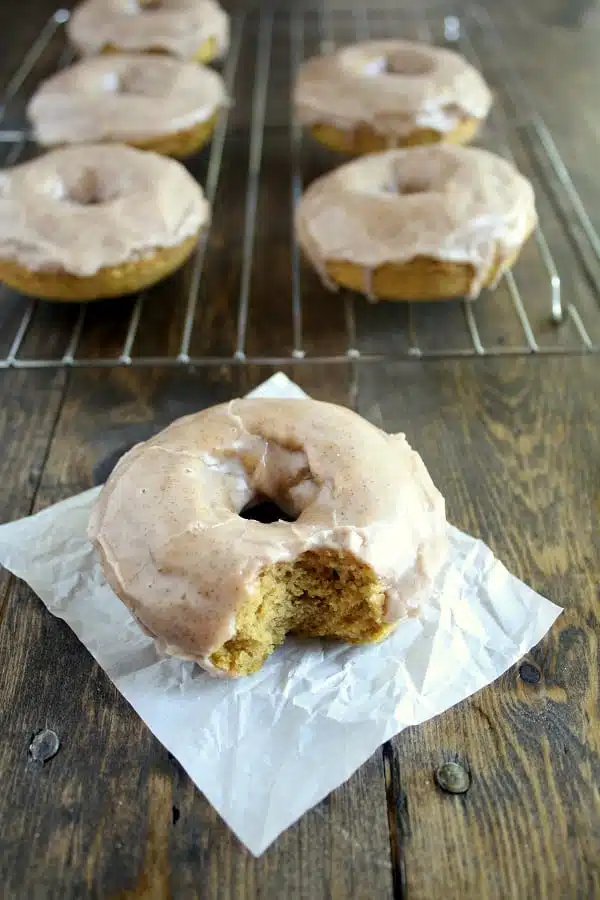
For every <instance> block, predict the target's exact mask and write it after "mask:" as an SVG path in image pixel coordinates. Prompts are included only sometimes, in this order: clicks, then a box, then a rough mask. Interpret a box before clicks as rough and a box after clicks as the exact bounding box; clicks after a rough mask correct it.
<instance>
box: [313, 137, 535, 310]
mask: <svg viewBox="0 0 600 900" xmlns="http://www.w3.org/2000/svg"><path fill="white" fill-rule="evenodd" d="M536 222H537V216H536V212H535V201H534V195H533V189H532V187H531V184H530V183H529V181H528V180H527V179H526V178H525V177H524V176H523V175H521V174H520V173H519V172H518V171H517V170H516V169H515V167H514V166H512V165H511V164H510V163H509V162H507V161H506V160H504V159H501V158H500V157H499V156H495V155H494V154H493V153H488V152H487V151H485V150H479V149H475V148H473V147H454V146H451V145H450V144H436V145H434V146H430V147H414V148H411V149H407V150H388V151H387V152H385V153H374V154H372V155H367V156H363V157H361V158H360V159H356V160H353V161H352V162H350V163H347V164H346V165H343V166H340V167H339V168H338V169H336V170H334V171H333V172H330V173H328V174H327V175H325V176H323V177H322V178H319V179H317V180H316V181H314V182H313V183H312V184H311V185H310V186H309V188H308V189H307V191H306V192H305V194H304V195H303V197H302V198H301V200H300V202H299V204H298V207H297V209H296V235H297V238H298V241H299V243H300V246H301V247H302V250H303V251H304V254H305V256H306V257H307V258H308V259H309V260H310V262H311V263H312V264H313V266H314V267H315V269H316V270H317V272H318V273H319V274H320V275H321V277H322V279H323V281H324V283H325V284H326V285H327V286H328V287H335V286H337V285H342V286H344V287H349V288H352V289H353V290H356V291H361V292H362V293H364V294H366V296H367V297H369V299H371V300H377V299H386V300H443V299H446V298H451V297H469V298H472V299H473V298H475V297H477V295H478V294H479V292H480V291H481V289H482V288H483V287H493V286H494V285H495V284H496V282H497V281H498V279H499V278H500V276H501V275H502V273H503V272H505V271H506V270H507V269H508V268H509V267H510V266H511V265H512V264H513V262H514V261H515V260H516V258H517V256H518V254H519V251H520V249H521V247H522V245H523V243H524V242H525V241H526V239H527V237H528V236H529V234H530V233H531V231H532V229H533V228H534V226H535V224H536Z"/></svg>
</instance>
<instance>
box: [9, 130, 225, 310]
mask: <svg viewBox="0 0 600 900" xmlns="http://www.w3.org/2000/svg"><path fill="white" fill-rule="evenodd" d="M209 216H210V208H209V205H208V203H207V201H206V199H205V197H204V194H203V192H202V189H201V187H200V186H199V185H198V184H197V183H196V181H195V180H194V179H193V178H192V176H191V175H190V174H189V173H188V172H187V170H186V169H185V168H184V167H183V166H182V165H181V164H180V163H178V162H175V161H174V160H172V159H167V158H165V157H163V156H158V155H157V154H155V153H149V152H142V151H141V150H134V149H133V148H131V147H125V146H121V145H119V144H104V145H95V144H87V145H82V146H81V147H67V148H64V149H60V150H52V151H50V152H49V153H46V154H45V155H44V156H40V157H38V158H37V159H34V160H32V161H30V162H26V163H23V164H21V165H18V166H13V167H12V168H10V169H4V170H0V281H4V282H5V283H7V284H9V285H11V286H12V287H15V288H17V289H18V290H21V291H23V292H24V293H28V294H34V295H38V296H42V297H53V298H56V299H61V300H84V299H86V300H90V299H98V298H101V297H107V296H121V295H122V294H126V293H128V292H131V291H134V290H138V289H140V288H141V287H142V286H146V285H149V284H153V283H154V282H156V281H158V280H159V278H160V277H164V275H166V274H168V273H169V272H170V271H172V270H173V269H174V268H175V267H177V265H180V264H181V263H182V262H183V261H184V259H185V258H186V257H187V256H189V254H190V253H191V251H192V249H193V246H194V243H195V241H196V239H197V236H198V234H199V232H200V230H201V228H202V227H203V226H204V225H205V224H206V223H207V222H208V219H209Z"/></svg>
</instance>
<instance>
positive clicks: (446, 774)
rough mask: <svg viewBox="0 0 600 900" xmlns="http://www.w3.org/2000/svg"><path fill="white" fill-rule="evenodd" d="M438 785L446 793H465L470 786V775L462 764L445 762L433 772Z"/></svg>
mask: <svg viewBox="0 0 600 900" xmlns="http://www.w3.org/2000/svg"><path fill="white" fill-rule="evenodd" d="M435 780H436V782H437V784H438V786H439V787H440V788H441V789H442V790H443V791H445V792H446V793H447V794H465V793H466V792H467V791H468V790H469V788H470V787H471V776H470V775H469V773H468V772H467V770H466V769H465V767H464V766H462V765H461V764H460V763H457V762H447V763H444V764H443V765H442V766H440V767H439V769H438V770H437V772H436V773H435Z"/></svg>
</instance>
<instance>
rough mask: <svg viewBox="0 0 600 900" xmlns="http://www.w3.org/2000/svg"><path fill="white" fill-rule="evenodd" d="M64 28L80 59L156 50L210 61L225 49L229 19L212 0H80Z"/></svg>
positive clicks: (227, 41) (220, 54)
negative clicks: (118, 51)
mask: <svg viewBox="0 0 600 900" xmlns="http://www.w3.org/2000/svg"><path fill="white" fill-rule="evenodd" d="M67 30H68V34H69V39H70V40H71V43H72V44H73V45H74V46H75V48H76V49H77V51H78V52H79V53H80V54H81V55H82V56H93V55H95V54H97V53H102V52H103V51H105V50H115V49H116V50H124V51H131V52H143V51H154V52H156V51H161V52H163V53H170V54H171V55H172V56H177V57H179V58H180V59H184V60H191V59H197V60H199V61H200V62H209V61H210V60H211V59H212V58H214V57H220V56H222V55H223V54H224V53H225V51H226V50H227V47H228V46H229V17H228V16H227V13H226V12H225V11H224V10H223V9H221V7H220V6H219V4H218V3H216V2H214V0H145V2H144V0H83V3H80V4H79V6H77V7H76V9H75V10H74V11H73V13H72V15H71V18H70V19H69V23H68V25H67Z"/></svg>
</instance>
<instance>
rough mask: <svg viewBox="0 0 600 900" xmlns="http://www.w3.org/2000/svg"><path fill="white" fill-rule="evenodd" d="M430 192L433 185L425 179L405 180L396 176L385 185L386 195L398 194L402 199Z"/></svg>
mask: <svg viewBox="0 0 600 900" xmlns="http://www.w3.org/2000/svg"><path fill="white" fill-rule="evenodd" d="M430 190H431V185H430V183H429V181H427V180H426V179H424V178H407V179H406V180H403V179H402V178H399V177H397V176H394V177H392V178H390V180H389V181H388V182H386V183H385V184H384V185H383V192H384V193H385V194H396V195H400V196H402V197H408V196H411V195H413V194H426V193H427V192H428V191H430Z"/></svg>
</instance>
